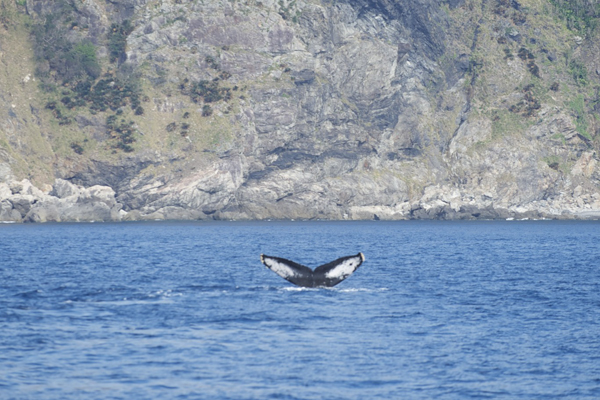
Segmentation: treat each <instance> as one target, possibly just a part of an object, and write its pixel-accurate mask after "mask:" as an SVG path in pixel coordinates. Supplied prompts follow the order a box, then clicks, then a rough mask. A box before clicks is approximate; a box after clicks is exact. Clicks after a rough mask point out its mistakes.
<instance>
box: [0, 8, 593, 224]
mask: <svg viewBox="0 0 600 400" xmlns="http://www.w3.org/2000/svg"><path fill="white" fill-rule="evenodd" d="M3 4H4V3H3ZM7 7H8V6H7ZM5 10H8V11H10V12H12V13H13V14H14V15H15V16H17V17H18V18H14V19H12V20H11V21H17V22H10V23H8V24H6V26H5V27H4V30H3V32H2V35H3V36H2V37H3V41H2V51H3V53H4V54H11V55H12V56H15V55H16V54H25V57H24V58H23V57H21V58H22V60H21V61H20V62H21V63H22V64H23V65H22V66H21V67H18V70H15V67H16V66H15V64H14V63H13V62H4V64H3V65H2V68H3V69H4V71H5V73H4V75H3V77H2V78H1V79H4V80H5V81H6V82H7V85H6V86H5V87H11V90H10V92H9V93H2V97H1V98H0V100H1V101H2V102H3V103H4V105H5V107H3V108H4V110H5V111H4V112H5V114H3V115H2V116H1V117H2V121H3V128H2V129H3V131H2V133H3V134H4V138H3V137H2V136H0V161H2V163H1V164H0V168H2V169H0V176H3V178H2V179H0V182H1V181H2V180H4V181H5V182H6V183H4V187H5V189H4V191H3V193H5V194H4V200H3V203H2V204H3V210H4V211H3V213H4V214H2V215H5V216H6V217H5V219H14V220H18V216H17V214H16V213H15V210H18V207H17V206H15V204H16V201H15V200H14V199H15V197H16V196H19V195H22V193H20V192H19V190H18V188H19V187H24V186H23V185H25V187H28V186H27V182H21V186H19V185H15V184H14V182H15V181H17V180H20V179H23V178H27V179H29V180H31V181H33V182H34V183H35V184H36V185H37V186H38V187H40V189H42V191H45V194H43V195H44V196H50V197H51V198H52V197H56V196H52V194H53V192H51V190H52V189H53V188H52V186H51V185H54V186H57V185H59V186H60V185H63V186H64V185H65V183H64V181H62V180H60V181H57V182H56V183H55V182H54V179H55V178H59V179H66V180H68V181H70V182H71V183H73V184H76V185H79V186H78V187H76V189H77V190H78V191H79V192H80V193H81V192H82V191H85V190H86V189H85V188H91V187H93V186H95V185H100V187H105V188H106V190H109V191H110V190H112V191H114V196H115V203H114V204H113V202H112V200H110V199H107V200H106V203H105V204H106V205H107V206H106V207H108V209H109V210H113V211H111V212H109V213H108V214H105V215H107V217H106V218H103V219H111V218H112V219H144V218H147V219H157V218H158V219H161V218H176V219H181V218H183V219H186V218H194V219H196V218H234V219H248V218H258V219H264V218H330V219H348V218H351V219H371V218H385V219H405V218H449V219H454V218H508V217H517V218H522V217H536V218H537V217H554V218H558V217H560V218H570V217H597V216H598V215H600V214H599V210H600V190H599V189H600V187H599V178H600V169H599V168H598V166H597V160H598V156H597V153H596V150H597V147H598V137H597V128H596V126H597V124H598V122H597V117H596V116H595V115H596V113H597V111H598V107H599V106H598V76H597V71H598V68H599V67H600V66H599V65H598V62H599V61H598V54H599V53H598V51H597V50H598V49H597V48H596V47H597V46H598V45H597V44H595V43H597V42H598V41H596V40H594V39H595V38H596V37H597V34H596V33H595V32H596V31H595V30H594V29H592V27H590V26H589V21H590V20H591V21H593V20H594V19H593V18H592V17H590V18H591V19H590V18H588V19H587V20H586V19H581V21H580V22H581V23H580V25H579V26H578V27H577V28H575V27H573V26H572V25H573V24H572V23H571V24H570V25H569V21H568V20H565V19H564V18H562V19H561V15H562V14H561V10H562V8H561V5H560V4H558V5H557V2H554V3H551V2H549V1H542V0H540V1H534V0H531V1H525V0H523V1H521V2H516V1H508V0H479V1H475V0H472V1H469V0H465V1H459V0H454V1H434V0H419V1H387V0H374V1H366V0H346V1H338V2H327V1H300V0H296V1H289V2H286V1H283V0H281V1H278V2H276V1H246V2H240V1H213V0H211V1H208V0H207V1H186V0H174V1H167V0H163V1H144V0H137V1H133V0H129V1H125V0H123V1H113V2H105V1H102V0H85V1H83V2H71V1H63V2H53V1H44V0H40V1H34V0H28V1H27V2H26V3H25V4H21V5H19V6H18V7H16V8H15V7H13V6H10V7H8V8H6V7H5ZM8 11H7V12H8ZM588 14H589V13H588ZM588 14H585V15H586V16H587V15H588ZM56 15H59V16H60V18H59V17H56V18H59V19H58V21H59V24H58V25H57V26H59V27H64V30H62V31H59V32H58V33H57V34H56V37H61V38H63V37H64V38H66V39H65V40H66V43H73V45H72V46H71V47H68V46H67V45H65V46H67V47H68V48H69V50H68V52H67V53H66V54H67V55H68V56H71V55H73V54H74V55H75V56H77V57H80V58H76V57H75V56H74V57H75V58H76V59H77V60H88V61H89V62H88V63H87V64H86V63H84V62H83V61H81V62H80V63H79V64H74V67H72V68H71V69H70V70H68V69H65V68H63V69H61V66H60V63H59V62H58V61H56V60H53V59H52V58H51V57H50V56H48V55H46V56H44V55H43V54H42V55H40V54H41V53H43V52H41V51H40V50H39V48H40V46H41V45H40V41H39V38H38V39H37V40H38V41H37V42H36V38H35V37H34V36H29V35H26V34H25V33H26V32H27V31H28V30H30V31H33V32H35V29H38V30H39V29H41V27H42V26H43V24H44V23H45V21H48V18H49V17H52V16H56ZM65 16H68V18H67V17H65ZM19 18H20V20H19ZM19 21H21V22H19ZM586 21H587V22H586ZM571 22H572V21H571ZM586 23H588V25H586ZM61 29H62V28H61ZM55 31H56V29H55V30H52V31H49V30H46V31H44V32H45V35H46V36H48V35H49V33H48V32H50V33H54V32H55ZM16 37H19V40H18V41H16V40H13V41H11V40H7V39H9V38H16ZM9 43H11V44H10V45H9ZM14 43H16V44H14ZM27 46H29V48H28V47H27ZM19 49H20V50H19ZM90 49H93V50H94V53H93V54H91V53H90ZM82 54H83V55H84V56H86V57H88V58H85V57H84V56H82ZM3 57H4V55H3ZM15 57H16V56H15ZM44 57H45V58H44ZM82 57H83V58H82ZM90 60H91V61H90ZM96 60H97V61H96ZM78 66H82V67H81V68H80V69H81V71H79V70H77V69H76V67H78ZM24 71H26V72H28V73H27V74H24V73H23V72H24ZM73 71H76V72H73ZM77 71H79V72H77ZM21 75H23V76H21ZM36 77H37V79H38V82H39V81H41V83H42V84H41V85H37V84H35V83H34V81H33V80H34V79H35V78H36ZM10 82H12V83H10ZM82 82H84V83H85V82H90V83H89V86H90V87H91V89H90V88H87V89H86V87H85V85H83V84H82ZM9 83H10V84H9ZM10 85H12V86H10ZM81 88H83V89H81ZM100 93H108V94H103V95H101V94H100ZM120 93H125V94H123V95H121V94H120ZM78 96H79V97H78ZM102 96H104V97H102ZM120 96H122V97H120ZM15 97H18V98H19V99H20V100H19V101H14V100H11V99H14V98H15ZM114 98H118V99H119V102H115V101H114V100H110V99H114ZM14 103H18V104H14ZM13 105H14V107H13ZM6 110H8V111H6ZM33 147H36V148H39V149H37V150H35V151H33V150H32V149H33ZM2 171H4V172H2ZM45 184H46V185H48V186H45V187H46V189H44V185H45ZM0 185H2V183H0ZM15 188H17V189H15ZM0 189H1V188H0ZM54 192H56V190H54ZM0 193H2V192H0ZM107 193H108V192H107ZM67 197H68V196H67ZM109 197H110V196H109ZM30 200H31V204H36V203H38V202H39V203H40V204H39V205H38V206H37V207H38V208H40V207H43V204H44V203H48V204H51V203H52V202H54V203H56V202H57V201H58V200H57V199H54V200H52V201H50V200H48V199H44V198H43V196H41V197H40V196H38V197H37V198H32V199H30ZM73 201H75V200H73ZM74 204H76V201H75V203H74ZM103 207H104V206H103ZM114 207H117V208H114ZM118 208H122V210H121V211H119V210H118ZM59 209H62V208H60V207H59ZM20 210H21V212H19V216H20V218H21V219H25V220H53V219H54V220H57V219H59V220H65V219H73V216H72V215H71V216H65V215H64V213H62V214H61V212H58V214H53V213H46V214H43V213H40V212H37V214H35V215H37V217H36V216H35V215H34V214H33V213H32V212H31V208H30V209H27V208H20ZM25 210H28V211H27V212H23V211H25ZM40 215H47V217H44V218H41V217H39V216H40ZM81 219H85V218H81ZM92 219H93V218H92Z"/></svg>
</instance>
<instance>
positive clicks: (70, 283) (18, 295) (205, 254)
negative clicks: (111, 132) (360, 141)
mask: <svg viewBox="0 0 600 400" xmlns="http://www.w3.org/2000/svg"><path fill="white" fill-rule="evenodd" d="M358 251H362V252H363V253H364V254H365V256H366V261H365V263H364V264H363V265H362V266H361V267H360V268H359V269H358V270H357V271H356V272H355V273H354V275H352V276H351V277H349V278H348V279H347V280H346V281H344V282H342V283H341V284H339V285H338V286H336V287H334V288H330V289H301V288H297V287H294V286H292V285H291V284H290V283H288V282H286V281H285V280H283V279H281V278H280V277H278V276H277V275H275V274H274V273H273V272H271V271H269V270H268V269H266V268H265V267H264V266H262V264H261V263H260V261H259V255H260V254H261V253H265V254H269V255H276V256H281V257H286V258H291V259H293V260H296V261H298V262H301V263H303V264H305V265H309V266H311V267H315V266H317V265H319V264H321V263H325V262H327V261H331V260H332V259H334V258H337V257H340V256H344V255H350V254H356V253H357V252H358ZM158 398H165V399H434V398H437V399H481V398H493V399H554V398H561V399H564V398H568V399H571V398H572V399H598V398H600V223H598V222H557V221H537V222H534V221H527V222H524V221H523V222H521V221H511V222H439V221H438V222H417V221H405V222H383V221H373V222H194V223H192V222H190V223H165V222H163V223H121V224H43V225H35V224H31V225H0V399H158Z"/></svg>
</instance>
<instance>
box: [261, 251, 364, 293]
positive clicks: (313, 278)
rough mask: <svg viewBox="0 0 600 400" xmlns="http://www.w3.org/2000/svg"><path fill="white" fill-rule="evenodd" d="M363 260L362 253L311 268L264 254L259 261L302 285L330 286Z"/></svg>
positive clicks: (288, 279)
mask: <svg viewBox="0 0 600 400" xmlns="http://www.w3.org/2000/svg"><path fill="white" fill-rule="evenodd" d="M364 260H365V256H364V254H363V253H358V254H356V255H353V256H346V257H341V258H338V259H337V260H334V261H331V262H329V263H327V264H323V265H321V266H319V267H317V268H315V270H314V271H313V270H312V269H310V268H308V267H306V266H304V265H302V264H298V263H296V262H294V261H291V260H287V259H285V258H280V257H272V256H268V255H266V254H261V255H260V261H261V262H262V263H263V264H265V266H266V267H267V268H269V269H270V270H271V271H273V272H275V273H276V274H277V275H279V276H281V277H282V278H283V279H285V280H287V281H289V282H291V283H293V284H294V285H297V286H302V287H332V286H335V285H337V284H338V283H340V282H341V281H343V280H344V279H346V278H347V277H349V276H350V275H352V273H353V272H354V271H356V269H357V268H358V267H360V265H361V264H362V263H363V261H364Z"/></svg>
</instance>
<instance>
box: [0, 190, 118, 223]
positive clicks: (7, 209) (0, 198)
mask: <svg viewBox="0 0 600 400" xmlns="http://www.w3.org/2000/svg"><path fill="white" fill-rule="evenodd" d="M0 204H1V205H2V208H1V210H0V221H13V222H21V221H22V222H61V221H76V222H80V221H81V222H84V221H85V222H93V221H119V220H121V217H122V216H123V214H122V213H120V210H121V205H120V204H118V203H117V201H116V200H115V192H114V190H112V189H111V188H109V187H107V186H92V187H90V188H87V189H86V188H82V187H80V186H76V185H73V184H72V183H69V182H67V181H65V180H62V179H57V180H56V182H55V184H54V187H53V188H52V191H51V192H50V193H44V192H42V191H41V190H39V189H38V188H36V187H35V186H33V185H32V184H31V182H29V181H28V180H27V179H24V180H22V181H20V182H16V181H11V182H9V183H0Z"/></svg>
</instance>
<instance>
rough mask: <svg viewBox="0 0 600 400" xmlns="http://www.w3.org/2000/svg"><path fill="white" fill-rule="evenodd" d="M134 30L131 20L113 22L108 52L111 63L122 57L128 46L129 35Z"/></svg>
mask: <svg viewBox="0 0 600 400" xmlns="http://www.w3.org/2000/svg"><path fill="white" fill-rule="evenodd" d="M131 32H133V26H132V25H131V22H129V20H125V21H123V22H122V23H120V24H118V23H113V24H112V25H111V26H110V31H109V33H108V54H109V59H110V62H111V63H114V62H116V61H117V60H119V59H121V58H122V57H123V55H124V54H125V49H126V47H127V37H128V36H129V35H130V34H131Z"/></svg>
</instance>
